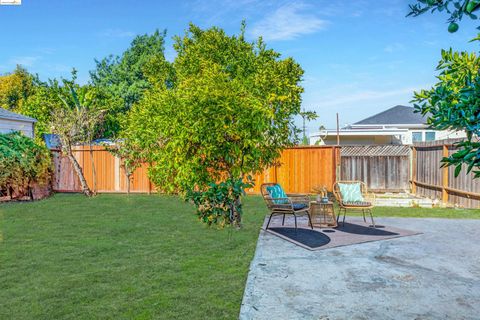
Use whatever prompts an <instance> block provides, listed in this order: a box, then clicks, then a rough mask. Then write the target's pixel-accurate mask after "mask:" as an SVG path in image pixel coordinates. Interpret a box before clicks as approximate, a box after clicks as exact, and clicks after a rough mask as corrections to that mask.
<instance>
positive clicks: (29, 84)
mask: <svg viewBox="0 0 480 320" xmlns="http://www.w3.org/2000/svg"><path fill="white" fill-rule="evenodd" d="M33 91H34V77H33V76H32V75H31V74H30V73H28V71H27V70H26V69H25V68H23V67H22V66H19V65H18V66H17V67H16V68H15V70H14V71H13V72H12V73H9V74H4V75H2V76H0V107H2V108H5V109H9V110H12V111H14V112H19V110H20V109H21V108H22V106H23V105H24V104H25V101H26V100H27V99H28V97H29V96H30V95H32V94H33Z"/></svg>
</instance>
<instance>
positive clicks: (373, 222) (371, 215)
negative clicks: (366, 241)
mask: <svg viewBox="0 0 480 320" xmlns="http://www.w3.org/2000/svg"><path fill="white" fill-rule="evenodd" d="M368 211H369V212H370V218H372V225H373V227H374V228H376V227H375V221H373V214H372V209H368Z"/></svg>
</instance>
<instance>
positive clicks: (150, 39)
mask: <svg viewBox="0 0 480 320" xmlns="http://www.w3.org/2000/svg"><path fill="white" fill-rule="evenodd" d="M165 35H166V32H165V31H164V32H163V33H160V32H159V31H158V30H157V31H155V32H154V33H153V34H152V35H147V34H145V35H140V36H137V37H135V39H134V40H133V41H132V43H131V45H130V48H128V49H127V50H126V51H125V52H124V53H123V54H122V56H121V57H119V56H109V57H107V58H104V59H102V60H100V61H98V60H96V61H95V63H96V68H95V70H93V71H91V72H90V77H91V79H92V84H93V86H95V87H97V88H101V89H103V90H105V91H106V92H107V93H108V94H110V95H111V96H112V97H113V98H114V99H119V100H120V101H121V103H120V104H119V105H117V107H116V108H113V109H112V111H113V112H112V115H111V117H109V118H107V120H108V122H107V124H108V130H105V136H106V137H110V136H114V135H116V134H117V133H118V132H119V130H120V125H119V119H118V116H119V115H121V114H123V113H125V112H127V111H128V110H130V108H131V106H132V105H133V104H134V103H136V102H138V101H139V100H140V99H141V98H142V96H143V93H144V91H145V90H147V89H148V88H150V87H151V84H150V82H149V81H148V78H147V75H146V72H148V71H146V68H145V66H146V65H147V64H148V63H149V62H150V61H151V60H152V59H153V58H156V59H161V60H162V61H165V57H164V44H165Z"/></svg>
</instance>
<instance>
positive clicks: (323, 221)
mask: <svg viewBox="0 0 480 320" xmlns="http://www.w3.org/2000/svg"><path fill="white" fill-rule="evenodd" d="M310 217H311V219H312V224H313V226H314V227H320V228H336V227H337V217H336V216H335V209H334V207H333V202H325V203H323V202H317V201H312V202H310Z"/></svg>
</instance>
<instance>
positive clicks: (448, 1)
mask: <svg viewBox="0 0 480 320" xmlns="http://www.w3.org/2000/svg"><path fill="white" fill-rule="evenodd" d="M409 7H410V12H409V13H408V15H407V17H408V16H413V17H417V16H419V15H421V14H424V13H425V12H429V11H430V12H431V13H434V12H446V13H447V14H448V15H449V18H448V20H447V21H448V23H449V24H448V32H450V33H454V32H457V30H458V28H459V25H458V23H457V22H459V21H461V20H462V19H463V18H464V17H465V16H467V17H469V18H470V19H473V20H477V19H478V16H477V15H475V14H474V12H475V11H477V10H478V9H480V0H416V1H415V3H414V4H410V5H409Z"/></svg>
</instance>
